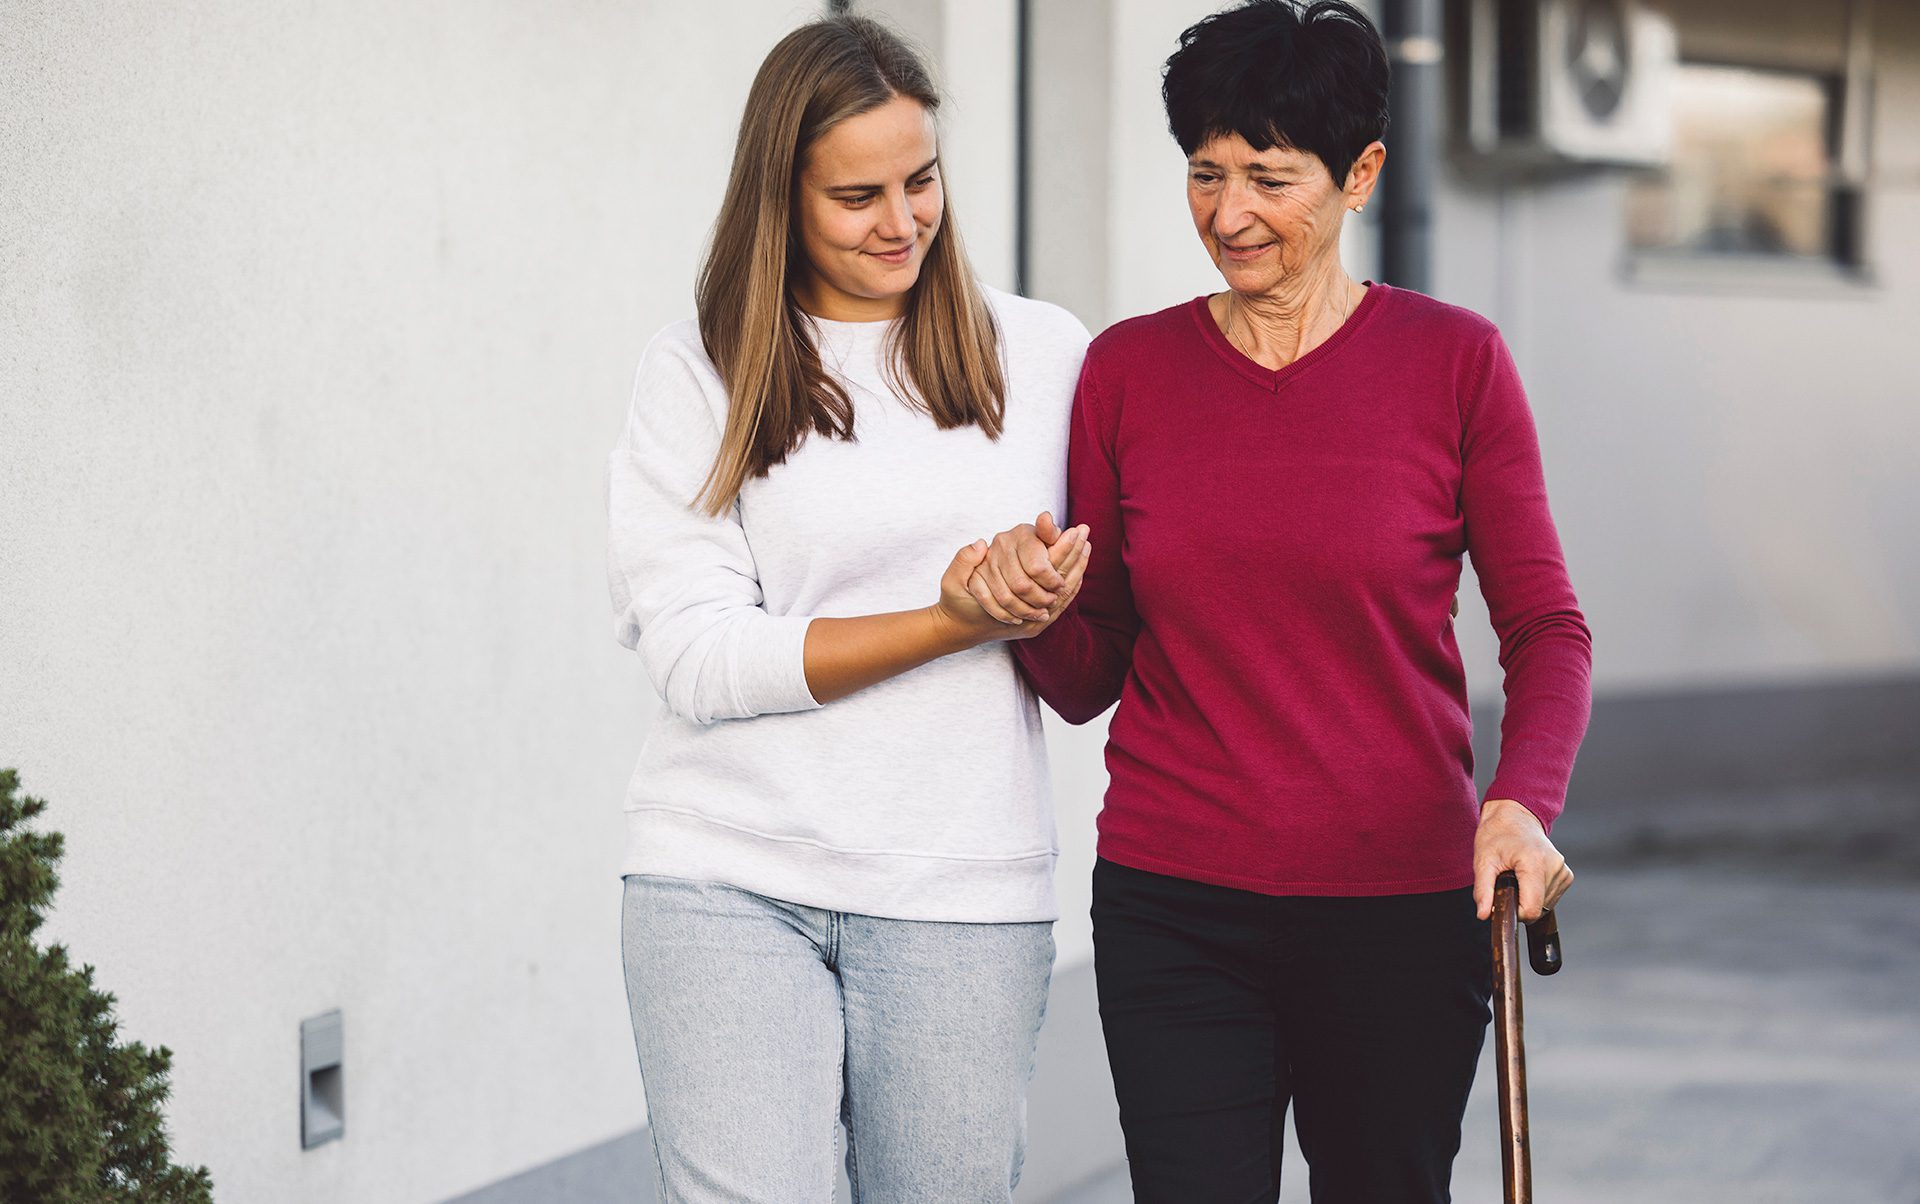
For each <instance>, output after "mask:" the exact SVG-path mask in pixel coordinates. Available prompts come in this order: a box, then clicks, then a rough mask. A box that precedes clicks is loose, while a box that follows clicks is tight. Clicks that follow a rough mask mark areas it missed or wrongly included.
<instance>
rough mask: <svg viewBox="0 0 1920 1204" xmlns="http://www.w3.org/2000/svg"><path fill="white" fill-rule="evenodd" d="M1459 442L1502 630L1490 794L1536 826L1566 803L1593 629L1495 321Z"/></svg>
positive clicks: (1477, 565) (1476, 547) (1587, 704)
mask: <svg viewBox="0 0 1920 1204" xmlns="http://www.w3.org/2000/svg"><path fill="white" fill-rule="evenodd" d="M1475 363H1476V369H1477V372H1476V375H1477V384H1476V387H1475V388H1473V389H1472V390H1470V391H1469V393H1468V396H1467V402H1466V404H1467V405H1468V407H1469V408H1468V409H1467V411H1466V413H1465V415H1464V424H1463V434H1462V443H1461V460H1462V477H1461V488H1460V510H1461V514H1462V516H1463V517H1464V520H1465V523H1466V534H1467V552H1468V554H1469V555H1470V556H1472V558H1473V568H1474V572H1475V574H1476V575H1478V577H1479V579H1480V592H1481V595H1482V596H1483V597H1485V598H1486V601H1487V611H1488V614H1489V616H1490V618H1491V619H1492V621H1493V628H1494V631H1495V633H1496V634H1497V635H1498V636H1499V638H1500V667H1501V669H1502V670H1503V671H1504V673H1505V682H1504V689H1505V692H1506V711H1505V713H1504V714H1503V715H1502V716H1501V720H1500V762H1499V766H1498V768H1497V769H1496V770H1495V773H1494V778H1493V783H1492V785H1491V786H1490V787H1489V789H1488V791H1487V797H1488V798H1489V799H1496V798H1507V799H1513V800H1514V801H1516V802H1518V803H1520V804H1521V805H1522V806H1524V807H1526V808H1527V810H1529V811H1531V812H1533V814H1534V815H1535V816H1537V817H1538V818H1539V820H1540V823H1541V825H1542V826H1543V827H1545V828H1547V829H1549V830H1551V829H1552V827H1553V821H1554V820H1555V819H1556V818H1557V817H1558V816H1559V814H1560V812H1561V809H1562V808H1563V807H1564V806H1565V805H1566V797H1567V781H1568V779H1569V778H1570V777H1571V776H1572V773H1573V758H1574V753H1575V752H1576V751H1578V749H1579V747H1580V740H1581V737H1582V736H1584V735H1585V734H1586V730H1587V717H1588V713H1589V711H1590V710H1591V708H1592V697H1593V695H1592V686H1591V681H1590V677H1591V670H1592V656H1593V654H1592V637H1591V636H1590V634H1589V633H1588V631H1587V623H1586V619H1585V618H1584V617H1583V616H1582V615H1581V613H1580V606H1579V603H1578V601H1577V600H1576V599H1575V598H1574V595H1573V584H1572V582H1570V581H1569V580H1568V578H1567V565H1566V560H1565V557H1564V556H1563V555H1562V553H1561V550H1560V535H1559V532H1558V531H1556V530H1555V528H1554V525H1553V515H1552V514H1551V513H1550V512H1549V511H1548V508H1547V487H1546V478H1545V475H1544V473H1543V472H1542V470H1541V466H1540V442H1539V438H1538V436H1537V435H1536V433H1535V431H1534V424H1533V413H1532V411H1531V410H1530V409H1529V408H1528V406H1527V397H1526V393H1525V391H1524V390H1523V389H1522V388H1521V386H1520V375H1519V372H1518V370H1517V369H1516V368H1515V367H1514V363H1513V356H1512V355H1511V354H1510V353H1509V352H1508V350H1507V346H1506V343H1505V342H1504V341H1503V340H1502V339H1501V338H1500V335H1499V333H1498V332H1495V333H1493V334H1492V335H1490V336H1489V337H1488V339H1487V341H1486V343H1485V344H1484V345H1483V346H1482V347H1481V348H1480V352H1479V355H1478V357H1477V359H1476V361H1475Z"/></svg>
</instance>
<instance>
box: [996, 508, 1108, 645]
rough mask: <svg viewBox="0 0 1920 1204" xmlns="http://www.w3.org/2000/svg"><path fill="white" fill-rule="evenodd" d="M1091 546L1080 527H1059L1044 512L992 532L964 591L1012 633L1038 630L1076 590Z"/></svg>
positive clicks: (1021, 634)
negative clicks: (997, 531)
mask: <svg viewBox="0 0 1920 1204" xmlns="http://www.w3.org/2000/svg"><path fill="white" fill-rule="evenodd" d="M1091 550H1092V545H1091V543H1090V542H1089V540H1088V537H1087V529H1086V528H1085V527H1084V526H1081V527H1074V528H1072V529H1071V530H1068V531H1064V532H1063V531H1061V530H1060V527H1059V525H1058V524H1056V523H1055V522H1054V521H1053V515H1051V514H1046V513H1043V514H1041V515H1040V516H1039V518H1038V519H1037V520H1035V522H1033V523H1021V524H1020V525H1018V526H1016V527H1010V528H1008V529H1007V530H1005V531H1002V532H1001V533H1000V534H998V535H996V536H994V537H993V539H992V541H991V542H990V543H989V544H988V545H987V552H986V555H985V557H984V558H983V560H982V562H981V564H980V565H979V567H978V568H976V569H975V570H974V572H973V574H972V575H971V576H970V577H969V578H968V580H967V592H968V593H970V594H971V595H972V596H973V598H974V600H975V601H977V602H978V603H979V604H980V608H981V609H982V610H984V611H985V612H986V613H987V614H989V615H991V616H992V617H993V618H994V619H996V620H998V621H999V622H1000V623H1002V624H1005V625H1007V626H1010V627H1014V628H1015V629H1016V631H1017V632H1018V634H1017V636H1016V638H1022V639H1024V638H1027V637H1029V636H1033V635H1037V634H1039V632H1040V631H1041V630H1044V629H1045V626H1046V625H1047V624H1050V623H1051V622H1053V620H1054V619H1057V618H1059V617H1060V615H1061V613H1062V612H1064V611H1065V610H1066V608H1067V605H1068V604H1069V603H1071V602H1072V601H1073V597H1074V595H1075V594H1077V593H1078V592H1079V591H1080V581H1081V577H1082V576H1083V575H1084V574H1085V572H1086V564H1087V559H1088V556H1089V555H1090V553H1091ZM1036 625H1037V626H1036ZM1022 628H1025V629H1029V630H1020V629H1022Z"/></svg>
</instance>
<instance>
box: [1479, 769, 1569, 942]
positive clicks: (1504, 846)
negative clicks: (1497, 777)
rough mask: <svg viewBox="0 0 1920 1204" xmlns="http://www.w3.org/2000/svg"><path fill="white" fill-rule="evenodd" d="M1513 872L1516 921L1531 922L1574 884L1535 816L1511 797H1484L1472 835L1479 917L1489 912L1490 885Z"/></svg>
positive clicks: (1562, 860) (1489, 913) (1483, 916)
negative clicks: (1517, 889) (1516, 886)
mask: <svg viewBox="0 0 1920 1204" xmlns="http://www.w3.org/2000/svg"><path fill="white" fill-rule="evenodd" d="M1503 870H1512V871H1513V876H1514V877H1515V878H1517V879H1518V880H1519V883H1520V899H1519V902H1520V918H1521V919H1522V920H1524V921H1527V922H1529V923H1530V922H1532V921H1534V920H1537V919H1539V918H1540V915H1541V913H1542V912H1544V911H1546V910H1547V909H1549V908H1551V907H1552V906H1553V905H1554V904H1556V903H1558V902H1559V901H1560V896H1561V895H1564V894H1566V893H1567V888H1568V887H1569V886H1572V885H1573V871H1572V870H1570V869H1568V868H1567V859H1566V858H1565V857H1562V856H1561V855H1560V850H1558V849H1556V848H1554V847H1553V842H1552V841H1551V840H1548V839H1547V831H1546V829H1545V828H1543V827H1541V826H1540V821H1539V819H1538V818H1536V817H1535V816H1534V814H1533V812H1531V811H1529V810H1527V809H1526V808H1525V807H1523V806H1521V805H1520V804H1519V803H1518V802H1516V801H1514V800H1513V799H1510V798H1493V799H1488V800H1487V804H1486V806H1484V807H1482V808H1480V827H1479V830H1478V831H1477V832H1475V833H1474V837H1473V902H1474V905H1475V906H1476V907H1477V908H1478V910H1479V913H1480V918H1481V919H1483V920H1484V919H1486V918H1487V917H1488V916H1490V915H1492V914H1493V883H1494V880H1495V879H1496V878H1498V877H1499V876H1500V874H1501V871H1503Z"/></svg>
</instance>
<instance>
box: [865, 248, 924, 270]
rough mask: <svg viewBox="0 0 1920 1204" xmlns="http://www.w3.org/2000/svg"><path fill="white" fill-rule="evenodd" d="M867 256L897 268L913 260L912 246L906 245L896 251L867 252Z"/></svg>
mask: <svg viewBox="0 0 1920 1204" xmlns="http://www.w3.org/2000/svg"><path fill="white" fill-rule="evenodd" d="M867 254H869V255H871V256H873V257H874V258H875V259H878V260H879V261H880V262H881V263H888V264H893V265H894V266H896V267H898V266H899V265H900V264H903V263H905V262H906V261H907V260H909V259H911V258H913V244H912V243H908V244H907V245H906V246H904V247H901V248H900V249H899V250H898V251H868V252H867Z"/></svg>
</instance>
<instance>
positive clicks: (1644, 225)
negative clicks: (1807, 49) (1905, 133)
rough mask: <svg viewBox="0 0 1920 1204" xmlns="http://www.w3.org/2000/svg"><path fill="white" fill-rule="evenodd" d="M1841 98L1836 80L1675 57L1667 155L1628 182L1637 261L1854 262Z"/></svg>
mask: <svg viewBox="0 0 1920 1204" xmlns="http://www.w3.org/2000/svg"><path fill="white" fill-rule="evenodd" d="M1841 95H1842V89H1841V81H1840V79H1839V78H1838V77H1835V76H1826V75H1820V74H1816V73H1812V72H1804V71H1776V70H1767V69H1761V68H1753V67H1733V66H1717V65H1711V64H1704V63H1685V64H1682V65H1680V67H1679V68H1678V71H1677V74H1676V77H1675V80H1674V89H1673V96H1674V106H1675V111H1674V143H1673V160H1672V162H1671V164H1670V165H1668V166H1667V167H1665V168H1662V169H1660V170H1659V171H1657V172H1650V173H1647V174H1645V175H1643V176H1640V177H1638V178H1636V179H1635V180H1634V181H1633V183H1632V184H1631V185H1630V186H1629V189H1628V200H1627V242H1628V246H1629V247H1630V248H1631V249H1632V251H1633V254H1634V259H1635V267H1636V269H1638V268H1642V267H1647V266H1657V265H1658V264H1659V263H1661V262H1662V261H1667V262H1675V261H1677V262H1680V263H1684V264H1693V265H1703V264H1707V263H1713V262H1721V263H1727V264H1731V265H1761V266H1765V265H1774V266H1796V265H1805V266H1811V267H1825V268H1832V267H1840V268H1848V269H1851V268H1855V267H1857V266H1859V260H1860V255H1859V245H1858V225H1859V222H1858V209H1859V194H1858V189H1857V188H1856V187H1855V186H1853V185H1850V184H1847V183H1844V182H1843V181H1842V179H1841V177H1840V174H1839V172H1838V170H1837V155H1838V147H1839V141H1840V128H1841V127H1840V98H1841Z"/></svg>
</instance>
